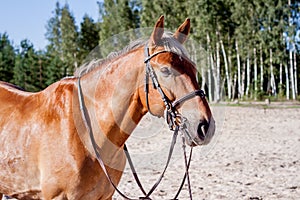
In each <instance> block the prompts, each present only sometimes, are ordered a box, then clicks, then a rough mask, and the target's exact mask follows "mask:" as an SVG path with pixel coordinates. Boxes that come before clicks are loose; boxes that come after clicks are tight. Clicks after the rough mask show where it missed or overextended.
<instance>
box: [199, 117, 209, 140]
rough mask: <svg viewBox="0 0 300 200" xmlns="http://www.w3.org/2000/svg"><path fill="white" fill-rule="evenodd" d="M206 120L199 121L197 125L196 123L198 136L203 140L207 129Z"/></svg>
mask: <svg viewBox="0 0 300 200" xmlns="http://www.w3.org/2000/svg"><path fill="white" fill-rule="evenodd" d="M208 126H209V124H208V122H207V121H206V120H205V121H200V123H199V125H198V129H197V132H198V136H199V138H200V139H201V140H204V139H205V137H206V133H207V130H208Z"/></svg>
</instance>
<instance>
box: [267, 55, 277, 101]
mask: <svg viewBox="0 0 300 200" xmlns="http://www.w3.org/2000/svg"><path fill="white" fill-rule="evenodd" d="M269 51H270V71H271V72H270V73H271V74H270V75H271V87H272V88H271V89H272V94H273V95H275V96H276V95H277V92H276V83H275V78H274V70H273V51H272V49H269Z"/></svg>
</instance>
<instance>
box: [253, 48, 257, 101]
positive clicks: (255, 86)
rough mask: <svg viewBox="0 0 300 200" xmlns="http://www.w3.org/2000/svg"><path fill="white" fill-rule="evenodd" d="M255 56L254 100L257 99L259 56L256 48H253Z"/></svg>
mask: <svg viewBox="0 0 300 200" xmlns="http://www.w3.org/2000/svg"><path fill="white" fill-rule="evenodd" d="M253 56H254V100H257V57H256V48H254V49H253Z"/></svg>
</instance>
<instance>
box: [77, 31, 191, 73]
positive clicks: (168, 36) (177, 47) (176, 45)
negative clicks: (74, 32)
mask: <svg viewBox="0 0 300 200" xmlns="http://www.w3.org/2000/svg"><path fill="white" fill-rule="evenodd" d="M148 42H149V40H145V39H138V40H135V41H133V42H131V43H130V44H129V45H127V46H126V47H125V48H123V49H122V50H120V51H117V52H111V53H110V54H108V56H107V57H106V58H102V59H92V60H91V61H89V62H86V63H84V64H82V65H81V66H80V67H79V68H77V69H76V70H75V72H74V76H76V77H80V76H83V75H85V74H87V73H89V72H91V71H93V70H94V69H96V68H99V67H101V66H102V65H105V64H107V63H109V62H111V61H113V60H114V59H117V58H119V57H120V56H123V55H125V54H127V53H129V52H130V51H133V50H136V49H138V48H141V47H143V46H145V45H146V44H147V43H148ZM161 46H162V47H163V48H164V49H165V50H167V51H170V52H173V53H176V54H178V55H179V56H184V57H187V58H188V57H189V55H188V52H187V50H186V49H185V48H184V47H183V45H182V44H181V43H180V42H178V40H176V39H175V38H174V37H173V34H172V33H171V32H165V33H164V35H163V37H162V39H161Z"/></svg>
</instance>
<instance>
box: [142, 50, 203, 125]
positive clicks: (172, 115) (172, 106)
mask: <svg viewBox="0 0 300 200" xmlns="http://www.w3.org/2000/svg"><path fill="white" fill-rule="evenodd" d="M144 52H145V57H146V58H145V60H144V63H145V64H146V70H145V93H146V104H147V109H148V112H149V113H150V114H152V115H154V114H153V113H152V112H151V110H150V105H149V77H150V78H151V80H152V83H153V88H154V89H156V90H157V91H158V92H159V94H160V96H161V99H162V101H163V102H164V105H165V107H166V108H165V113H164V117H165V120H166V123H167V124H168V125H169V128H170V130H172V131H174V130H175V127H176V126H178V125H180V124H179V123H180V121H181V120H180V119H179V120H178V118H180V117H181V115H180V113H179V112H178V110H177V108H178V107H179V106H180V105H182V104H183V103H184V102H186V101H188V100H190V99H192V98H194V97H196V96H199V97H201V98H204V97H205V93H204V91H203V90H195V91H193V92H191V93H189V94H187V95H185V96H183V97H181V98H179V99H178V100H175V101H174V102H171V101H170V99H169V98H168V97H167V95H166V94H165V93H164V91H163V89H162V88H161V86H160V84H159V81H158V79H157V75H156V73H155V71H154V69H153V67H152V65H151V63H150V60H151V59H152V58H154V57H155V56H157V55H159V54H162V53H172V52H170V51H167V50H162V51H158V52H156V53H154V54H152V55H150V54H149V48H148V45H146V46H145V50H144ZM154 116H155V115H154Z"/></svg>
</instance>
